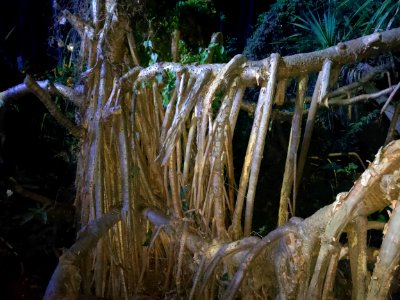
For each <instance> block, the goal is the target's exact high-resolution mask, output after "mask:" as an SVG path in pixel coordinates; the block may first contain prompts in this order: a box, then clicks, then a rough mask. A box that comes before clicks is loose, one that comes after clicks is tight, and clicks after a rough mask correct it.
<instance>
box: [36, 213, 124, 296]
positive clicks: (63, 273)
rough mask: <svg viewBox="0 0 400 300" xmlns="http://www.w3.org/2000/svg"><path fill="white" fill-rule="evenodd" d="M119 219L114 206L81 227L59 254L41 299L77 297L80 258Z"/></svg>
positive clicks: (79, 279) (119, 214) (79, 280)
mask: <svg viewBox="0 0 400 300" xmlns="http://www.w3.org/2000/svg"><path fill="white" fill-rule="evenodd" d="M120 219H121V210H120V208H114V209H113V210H111V211H109V212H108V213H107V214H105V215H103V216H102V217H101V218H100V219H98V220H96V221H93V222H91V223H89V224H88V225H87V226H86V227H85V228H84V229H83V231H82V233H81V234H80V237H79V239H78V240H77V241H76V243H75V244H73V245H72V247H71V248H69V249H68V250H67V251H66V252H65V253H64V254H63V255H61V257H60V261H59V263H58V265H57V268H56V270H55V271H54V273H53V275H52V277H51V279H50V282H49V284H48V286H47V289H46V293H45V295H44V297H43V299H45V300H51V299H77V296H78V293H79V289H80V282H81V276H80V268H79V263H80V260H81V259H82V258H83V257H84V256H85V254H86V253H87V252H88V251H89V250H90V249H92V248H93V247H94V246H95V245H96V243H97V242H98V241H99V239H100V238H101V237H102V236H104V235H105V234H106V233H107V231H108V230H109V229H110V228H111V227H112V226H114V224H115V223H117V222H118V221H119V220H120Z"/></svg>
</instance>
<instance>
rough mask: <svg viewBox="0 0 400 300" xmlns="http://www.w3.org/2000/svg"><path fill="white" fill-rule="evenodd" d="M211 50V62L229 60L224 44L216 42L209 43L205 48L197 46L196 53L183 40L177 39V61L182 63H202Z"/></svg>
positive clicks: (207, 57)
mask: <svg viewBox="0 0 400 300" xmlns="http://www.w3.org/2000/svg"><path fill="white" fill-rule="evenodd" d="M211 52H212V53H213V57H212V58H211V61H212V62H213V63H224V62H227V61H228V60H229V57H228V55H227V53H226V51H225V48H224V46H223V45H220V44H218V43H210V44H209V45H208V47H207V48H199V49H198V52H197V53H193V52H192V51H191V50H190V49H189V48H188V47H187V45H186V43H185V42H184V41H182V40H180V41H179V54H180V59H179V62H180V63H182V64H192V63H198V64H204V63H205V62H206V61H207V60H208V59H209V55H210V53H211Z"/></svg>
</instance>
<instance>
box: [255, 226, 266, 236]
mask: <svg viewBox="0 0 400 300" xmlns="http://www.w3.org/2000/svg"><path fill="white" fill-rule="evenodd" d="M268 232H269V231H268V227H267V225H263V226H261V227H260V228H258V230H257V231H254V234H255V235H257V236H259V237H264V236H266V235H267V234H268Z"/></svg>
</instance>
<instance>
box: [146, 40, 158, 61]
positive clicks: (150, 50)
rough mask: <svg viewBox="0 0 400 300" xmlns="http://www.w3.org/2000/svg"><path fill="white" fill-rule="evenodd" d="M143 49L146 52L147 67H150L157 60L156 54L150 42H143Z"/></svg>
mask: <svg viewBox="0 0 400 300" xmlns="http://www.w3.org/2000/svg"><path fill="white" fill-rule="evenodd" d="M143 47H144V49H145V51H146V54H147V56H148V57H149V59H148V65H149V66H151V65H152V64H155V63H156V62H157V59H158V54H157V52H155V50H154V48H153V42H152V41H151V40H145V41H143Z"/></svg>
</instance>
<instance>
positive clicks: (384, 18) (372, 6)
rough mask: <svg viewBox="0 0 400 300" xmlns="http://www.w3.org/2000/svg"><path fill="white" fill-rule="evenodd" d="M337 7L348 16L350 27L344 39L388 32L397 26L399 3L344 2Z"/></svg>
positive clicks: (391, 1)
mask: <svg viewBox="0 0 400 300" xmlns="http://www.w3.org/2000/svg"><path fill="white" fill-rule="evenodd" d="M338 7H339V9H342V10H344V11H346V10H347V12H348V14H347V15H350V17H349V18H348V17H347V18H348V21H347V24H349V25H350V26H351V31H350V34H349V36H346V38H351V37H354V36H355V35H365V34H370V33H371V32H372V31H381V30H388V29H390V28H392V27H393V25H396V26H398V25H399V18H398V12H399V9H400V1H395V0H383V1H382V0H380V1H376V0H366V1H359V0H352V1H350V0H344V1H342V2H341V3H340V4H339V5H338Z"/></svg>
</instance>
